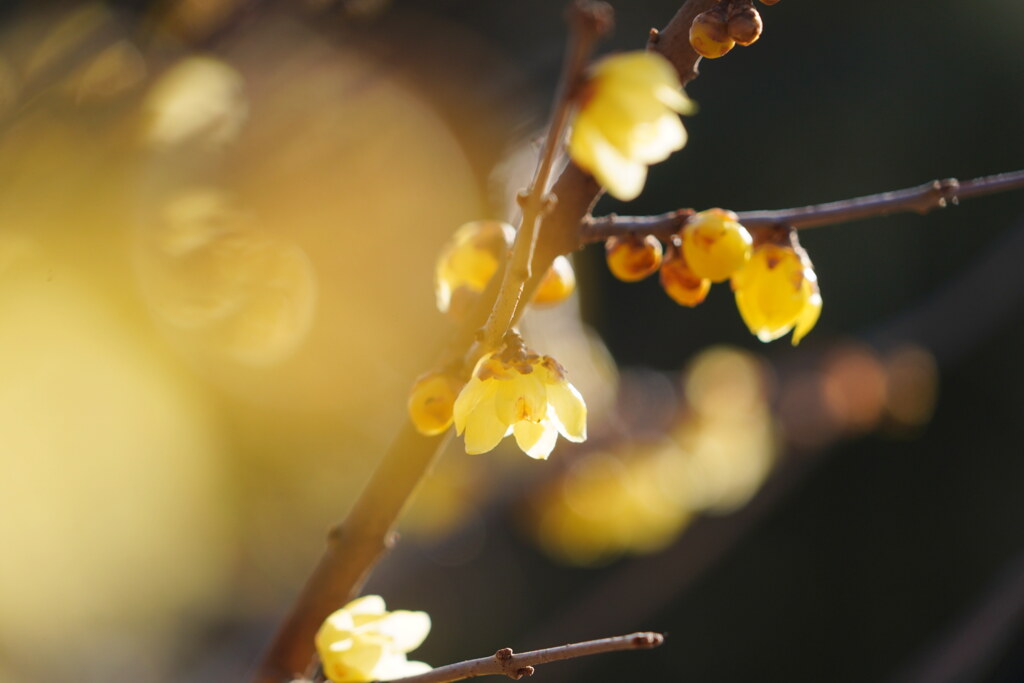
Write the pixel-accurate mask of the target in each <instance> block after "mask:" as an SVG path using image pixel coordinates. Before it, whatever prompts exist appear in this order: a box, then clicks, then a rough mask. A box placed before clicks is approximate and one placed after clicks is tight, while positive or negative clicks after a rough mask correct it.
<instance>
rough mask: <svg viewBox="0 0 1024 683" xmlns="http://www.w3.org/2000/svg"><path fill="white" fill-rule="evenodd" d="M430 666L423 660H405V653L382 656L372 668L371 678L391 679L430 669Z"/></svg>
mask: <svg viewBox="0 0 1024 683" xmlns="http://www.w3.org/2000/svg"><path fill="white" fill-rule="evenodd" d="M431 668H432V667H431V666H430V665H429V664H427V663H425V662H409V661H406V659H405V655H400V654H395V655H392V656H388V657H384V658H383V659H381V661H380V662H379V663H378V664H377V667H376V668H375V669H374V670H373V680H376V681H391V680H394V679H396V678H405V677H406V676H416V675H418V674H422V673H426V672H428V671H430V670H431Z"/></svg>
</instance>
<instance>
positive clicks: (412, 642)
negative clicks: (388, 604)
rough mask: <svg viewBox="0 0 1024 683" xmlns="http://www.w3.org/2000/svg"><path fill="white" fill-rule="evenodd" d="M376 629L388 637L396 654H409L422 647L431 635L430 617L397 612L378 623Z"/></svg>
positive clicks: (408, 612)
mask: <svg viewBox="0 0 1024 683" xmlns="http://www.w3.org/2000/svg"><path fill="white" fill-rule="evenodd" d="M376 629H377V631H378V632H379V633H381V634H382V635H384V636H387V637H388V639H389V640H390V641H391V647H392V649H393V650H394V651H395V652H409V651H411V650H415V649H416V648H418V647H419V646H420V645H422V644H423V641H424V640H425V639H426V637H427V634H429V633H430V615H429V614H427V613H426V612H410V611H407V610H396V611H394V612H392V613H391V614H388V615H387V616H385V617H384V618H383V619H381V620H380V621H379V622H377V624H376Z"/></svg>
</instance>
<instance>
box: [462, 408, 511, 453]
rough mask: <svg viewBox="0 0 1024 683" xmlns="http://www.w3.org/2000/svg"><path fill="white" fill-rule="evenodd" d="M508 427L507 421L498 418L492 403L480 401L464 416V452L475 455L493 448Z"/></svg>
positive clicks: (506, 431) (503, 436)
mask: <svg viewBox="0 0 1024 683" xmlns="http://www.w3.org/2000/svg"><path fill="white" fill-rule="evenodd" d="M509 428H510V427H509V425H508V424H507V423H505V422H502V421H501V420H499V419H498V414H497V412H496V411H495V407H494V403H492V402H490V401H485V402H482V403H481V404H480V405H478V406H477V407H476V409H475V410H473V411H472V412H471V413H469V415H468V417H467V418H466V436H465V441H466V452H467V453H469V454H470V455H476V454H478V453H486V452H488V451H491V450H494V447H495V446H497V445H498V444H499V443H500V442H501V440H502V439H503V438H505V435H506V434H507V433H508V430H509Z"/></svg>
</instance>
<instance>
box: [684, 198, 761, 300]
mask: <svg viewBox="0 0 1024 683" xmlns="http://www.w3.org/2000/svg"><path fill="white" fill-rule="evenodd" d="M682 236H683V254H684V255H685V256H686V263H687V264H689V266H690V269H691V270H692V271H693V272H694V273H695V274H696V275H697V277H702V278H707V279H708V280H711V281H712V282H723V281H724V280H728V279H729V278H730V277H732V275H733V273H735V272H736V271H738V270H739V269H740V268H742V267H743V264H745V263H746V262H747V261H748V260H749V259H750V253H751V245H752V244H753V239H752V238H751V236H750V233H749V232H747V229H746V228H744V227H743V226H742V225H740V223H739V221H738V220H737V216H736V214H734V213H733V212H732V211H724V210H723V209H708V210H707V211H701V212H700V213H698V214H697V215H695V216H694V217H693V218H691V219H690V220H689V221H687V222H686V226H685V227H684V228H683V232H682Z"/></svg>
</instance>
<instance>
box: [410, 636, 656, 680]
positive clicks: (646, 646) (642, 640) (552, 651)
mask: <svg viewBox="0 0 1024 683" xmlns="http://www.w3.org/2000/svg"><path fill="white" fill-rule="evenodd" d="M663 642H665V637H664V636H663V635H661V634H660V633H650V632H644V633H631V634H629V635H626V636H615V637H614V638H602V639H600V640H587V641H584V642H582V643H571V644H569V645H560V646H558V647H549V648H545V649H543V650H532V651H530V652H523V653H521V654H514V653H513V652H512V649H511V648H508V647H506V648H502V649H500V650H498V651H497V652H496V653H494V655H492V656H490V657H481V658H480V659H470V660H468V661H465V662H458V663H457V664H449V665H448V666H442V667H438V668H437V669H433V670H432V671H428V672H427V673H424V674H419V675H417V676H409V677H407V678H398V679H395V683H449V681H461V680H464V679H466V678H475V677H477V676H501V675H504V676H508V677H509V678H511V679H513V680H518V679H520V678H522V677H523V676H532V675H533V672H534V667H536V666H539V665H541V664H547V663H548V662H557V661H559V660H562V659H572V658H574V657H586V656H589V655H596V654H601V653H603V652H617V651H620V650H650V649H651V648H655V647H658V646H659V645H661V644H662V643H663Z"/></svg>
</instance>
